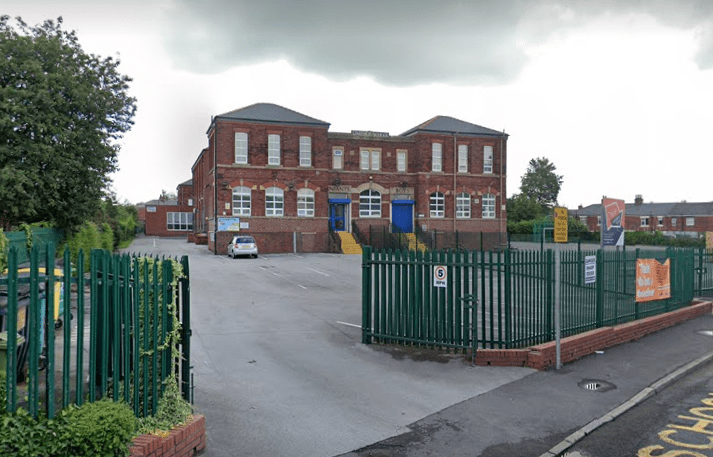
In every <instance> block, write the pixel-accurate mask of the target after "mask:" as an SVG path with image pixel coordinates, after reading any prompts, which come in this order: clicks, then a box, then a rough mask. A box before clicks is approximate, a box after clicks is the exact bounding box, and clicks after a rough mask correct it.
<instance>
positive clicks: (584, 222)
mask: <svg viewBox="0 0 713 457" xmlns="http://www.w3.org/2000/svg"><path fill="white" fill-rule="evenodd" d="M579 222H581V223H582V224H584V225H587V216H579Z"/></svg>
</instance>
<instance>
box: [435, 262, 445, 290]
mask: <svg viewBox="0 0 713 457" xmlns="http://www.w3.org/2000/svg"><path fill="white" fill-rule="evenodd" d="M447 279H448V270H446V267H445V266H443V265H436V266H435V267H433V287H446V280H447Z"/></svg>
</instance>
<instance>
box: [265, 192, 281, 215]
mask: <svg viewBox="0 0 713 457" xmlns="http://www.w3.org/2000/svg"><path fill="white" fill-rule="evenodd" d="M284 215H285V191H284V190H282V189H280V188H279V187H268V188H267V189H265V216H266V217H283V216H284Z"/></svg>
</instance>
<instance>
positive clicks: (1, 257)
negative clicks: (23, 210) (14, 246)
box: [0, 228, 10, 274]
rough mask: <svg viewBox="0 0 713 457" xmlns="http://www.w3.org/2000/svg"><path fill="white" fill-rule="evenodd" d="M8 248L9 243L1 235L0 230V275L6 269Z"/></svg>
mask: <svg viewBox="0 0 713 457" xmlns="http://www.w3.org/2000/svg"><path fill="white" fill-rule="evenodd" d="M9 246H10V242H9V241H8V239H7V236H5V233H3V230H2V228H0V274H2V272H3V271H5V269H6V268H7V251H8V248H9Z"/></svg>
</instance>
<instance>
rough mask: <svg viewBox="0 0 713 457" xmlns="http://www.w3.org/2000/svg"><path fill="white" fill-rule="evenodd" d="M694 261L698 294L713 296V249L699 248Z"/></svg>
mask: <svg viewBox="0 0 713 457" xmlns="http://www.w3.org/2000/svg"><path fill="white" fill-rule="evenodd" d="M694 261H695V268H696V270H695V273H696V274H695V278H694V279H695V286H694V287H695V290H696V293H697V294H698V295H700V296H702V295H708V296H710V295H711V294H713V249H705V248H699V249H698V251H696V257H695V260H694Z"/></svg>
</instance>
